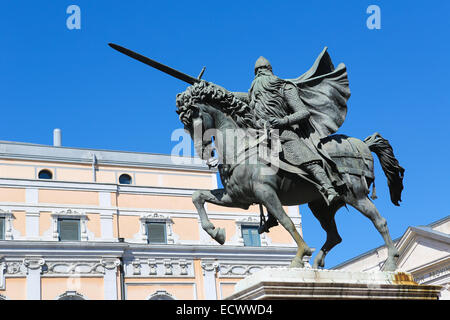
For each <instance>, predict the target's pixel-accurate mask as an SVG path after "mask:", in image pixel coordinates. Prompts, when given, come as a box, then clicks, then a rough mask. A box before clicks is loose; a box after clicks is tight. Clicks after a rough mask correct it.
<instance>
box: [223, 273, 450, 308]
mask: <svg viewBox="0 0 450 320" xmlns="http://www.w3.org/2000/svg"><path fill="white" fill-rule="evenodd" d="M441 289H442V288H441V286H431V285H419V284H417V283H416V282H414V280H413V277H412V275H411V274H409V273H404V272H382V271H377V272H351V271H341V270H317V269H300V268H295V269H290V268H266V269H263V270H261V271H258V272H256V273H254V274H252V275H251V276H248V277H247V278H245V279H243V280H241V281H239V282H238V283H237V285H236V287H235V291H234V293H233V294H232V295H231V296H229V297H227V298H225V299H226V300H270V299H271V300H273V299H292V300H296V299H323V300H325V299H327V300H349V299H369V300H375V299H378V300H379V299H382V300H404V299H421V300H424V299H433V300H437V299H438V298H439V294H440V291H441Z"/></svg>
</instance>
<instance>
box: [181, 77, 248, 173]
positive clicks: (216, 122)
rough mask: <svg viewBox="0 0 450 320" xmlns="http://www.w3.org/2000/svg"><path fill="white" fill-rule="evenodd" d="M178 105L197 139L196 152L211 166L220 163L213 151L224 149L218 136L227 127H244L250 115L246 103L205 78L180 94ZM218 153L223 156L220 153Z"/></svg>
mask: <svg viewBox="0 0 450 320" xmlns="http://www.w3.org/2000/svg"><path fill="white" fill-rule="evenodd" d="M176 106H177V111H176V112H177V113H178V115H179V119H180V121H181V122H182V123H183V124H184V129H185V130H186V131H187V132H189V134H190V136H191V138H192V140H193V141H194V147H195V150H196V152H197V154H198V155H199V156H200V158H202V159H203V160H207V163H208V165H210V164H215V165H217V160H213V159H214V150H216V151H219V150H218V149H221V141H218V140H215V138H216V137H217V136H223V133H224V130H225V129H238V128H239V127H240V126H245V124H246V123H245V122H246V121H247V116H246V115H249V114H250V113H249V112H248V106H247V104H245V103H244V102H242V101H240V100H238V99H236V98H235V97H234V96H233V95H232V94H231V93H230V92H228V91H226V90H225V89H223V88H221V87H218V86H215V85H213V84H209V83H207V82H205V81H201V82H199V83H196V84H194V85H193V86H190V87H188V88H187V89H186V90H185V91H184V92H182V93H179V94H178V95H177V99H176ZM213 141H215V146H214V145H213ZM218 156H219V158H220V157H221V155H220V152H218Z"/></svg>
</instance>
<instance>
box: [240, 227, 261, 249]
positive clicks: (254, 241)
mask: <svg viewBox="0 0 450 320" xmlns="http://www.w3.org/2000/svg"><path fill="white" fill-rule="evenodd" d="M241 229H242V238H243V240H244V246H249V247H260V246H261V241H260V238H259V233H258V227H253V226H242V228H241Z"/></svg>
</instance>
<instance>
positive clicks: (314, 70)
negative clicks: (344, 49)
mask: <svg viewBox="0 0 450 320" xmlns="http://www.w3.org/2000/svg"><path fill="white" fill-rule="evenodd" d="M285 80H286V81H289V82H291V83H294V84H295V85H296V86H297V88H298V91H299V95H300V98H301V99H302V101H303V103H304V104H305V106H306V108H307V109H308V111H309V112H310V113H311V117H310V122H311V123H312V125H313V127H314V128H315V129H316V132H315V134H316V135H317V136H316V137H315V138H316V139H317V138H318V139H321V138H324V137H327V136H328V135H330V134H333V133H335V132H336V131H337V130H338V129H339V127H340V126H341V125H342V124H343V123H344V120H345V116H346V115H347V100H348V99H349V98H350V88H349V84H348V79H347V69H346V67H345V65H344V64H343V63H340V64H339V65H338V66H337V68H336V69H335V68H334V65H333V63H332V61H331V58H330V55H329V54H328V52H327V47H325V48H324V49H323V50H322V53H321V54H320V55H319V56H318V57H317V59H316V61H315V62H314V64H313V66H312V67H311V69H309V70H308V71H307V72H305V73H304V74H302V75H301V76H300V77H298V78H296V79H285Z"/></svg>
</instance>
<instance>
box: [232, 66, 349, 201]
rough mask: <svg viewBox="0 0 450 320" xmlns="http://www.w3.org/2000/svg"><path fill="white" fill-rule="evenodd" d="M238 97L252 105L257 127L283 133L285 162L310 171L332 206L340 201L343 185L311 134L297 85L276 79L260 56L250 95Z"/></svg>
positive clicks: (237, 95) (307, 114)
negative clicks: (333, 202)
mask: <svg viewBox="0 0 450 320" xmlns="http://www.w3.org/2000/svg"><path fill="white" fill-rule="evenodd" d="M234 94H235V96H236V97H237V98H239V99H240V100H242V101H245V102H246V103H248V104H249V107H250V108H249V109H250V110H251V112H252V113H253V117H254V127H255V128H257V129H263V128H264V125H265V124H266V123H267V122H268V124H269V126H270V127H272V128H274V129H280V130H281V132H280V138H281V141H282V145H283V158H284V160H286V161H287V162H288V163H290V164H292V165H294V166H296V167H300V168H301V169H303V170H304V171H306V172H307V173H308V175H309V176H310V177H311V178H312V179H313V180H314V181H315V182H316V183H317V184H318V185H319V186H320V189H321V190H320V191H321V192H322V193H323V194H324V195H325V196H326V198H327V200H328V202H329V203H331V202H332V201H333V200H335V199H336V198H338V196H339V194H338V192H337V191H336V190H335V188H334V185H341V184H342V183H339V182H340V179H339V175H337V174H336V173H337V172H336V170H333V169H334V168H335V164H334V162H333V161H332V160H331V158H330V157H329V156H328V155H327V154H326V153H325V152H324V151H323V150H320V149H319V142H320V141H317V139H315V136H314V135H312V134H311V133H312V132H314V128H313V126H312V124H311V123H310V121H309V118H310V116H311V114H310V112H309V111H308V109H307V107H306V106H305V104H304V103H303V102H302V99H301V98H300V96H299V91H298V88H297V86H296V85H295V84H294V83H292V82H290V81H287V80H283V79H280V78H278V77H277V76H275V75H274V74H273V73H272V66H271V65H270V63H269V61H268V60H267V59H265V58H264V57H260V58H259V59H258V60H257V61H256V64H255V79H254V80H253V83H252V85H251V88H250V90H249V93H248V94H246V93H234ZM330 178H331V179H330Z"/></svg>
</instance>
